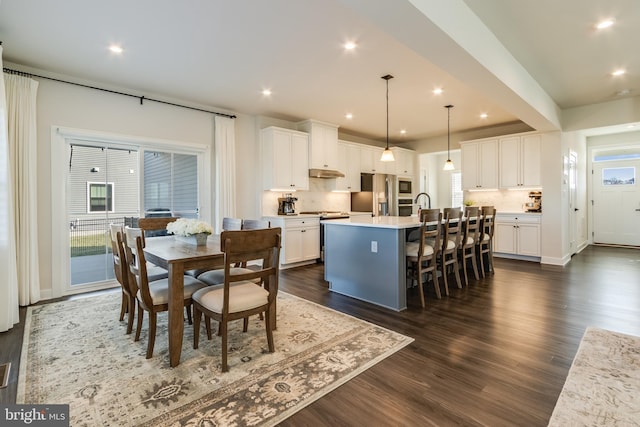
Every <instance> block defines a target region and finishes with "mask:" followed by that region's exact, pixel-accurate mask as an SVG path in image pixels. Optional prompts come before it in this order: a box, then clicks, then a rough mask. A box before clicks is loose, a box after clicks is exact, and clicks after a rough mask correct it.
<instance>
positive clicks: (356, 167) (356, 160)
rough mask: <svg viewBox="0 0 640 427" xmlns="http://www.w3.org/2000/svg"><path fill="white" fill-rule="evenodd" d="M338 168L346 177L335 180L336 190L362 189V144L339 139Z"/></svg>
mask: <svg viewBox="0 0 640 427" xmlns="http://www.w3.org/2000/svg"><path fill="white" fill-rule="evenodd" d="M338 170H339V171H341V172H343V173H344V178H336V179H335V180H334V186H333V190H334V191H349V192H351V193H355V192H358V191H360V146H359V145H357V144H351V143H349V142H346V141H338Z"/></svg>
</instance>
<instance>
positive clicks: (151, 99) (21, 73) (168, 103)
mask: <svg viewBox="0 0 640 427" xmlns="http://www.w3.org/2000/svg"><path fill="white" fill-rule="evenodd" d="M1 43H2V42H0V45H1ZM2 71H4V72H5V73H9V74H16V75H18V76H24V77H38V78H40V79H47V80H53V81H54V82H60V83H67V84H70V85H74V86H80V87H86V88H88V89H95V90H101V91H103V92H109V93H115V94H116V95H123V96H129V97H131V98H137V99H139V100H140V105H143V102H144V101H153V102H159V103H160V104H166V105H172V106H174V107H180V108H187V109H189V110H194V111H201V112H203V113H209V114H215V115H216V116H222V117H228V118H230V119H235V118H236V116H234V115H232V114H225V113H218V112H217V111H209V110H204V109H202V108H195V107H189V106H188V105H180V104H175V103H173V102H167V101H161V100H159V99H153V98H147V97H146V96H144V95H143V96H137V95H132V94H130V93H124V92H118V91H115V90H109V89H103V88H101V87H96V86H89V85H83V84H81V83H75V82H69V81H66V80H60V79H54V78H53V77H47V76H39V75H37V74H31V73H25V72H23V71H18V70H12V69H10V68H3V69H2Z"/></svg>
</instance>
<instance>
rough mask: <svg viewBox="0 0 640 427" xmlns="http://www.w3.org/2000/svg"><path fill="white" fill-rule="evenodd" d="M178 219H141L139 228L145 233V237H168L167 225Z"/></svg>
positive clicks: (170, 217) (172, 217) (169, 217)
mask: <svg viewBox="0 0 640 427" xmlns="http://www.w3.org/2000/svg"><path fill="white" fill-rule="evenodd" d="M177 219H178V218H177V217H175V216H168V217H150V218H139V219H138V228H141V229H142V230H143V231H144V236H145V237H155V236H166V235H167V224H169V223H172V222H174V221H176V220H177Z"/></svg>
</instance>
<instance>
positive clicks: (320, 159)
mask: <svg viewBox="0 0 640 427" xmlns="http://www.w3.org/2000/svg"><path fill="white" fill-rule="evenodd" d="M297 127H298V130H301V131H304V132H307V133H308V134H309V167H310V168H312V169H327V170H338V171H340V172H344V171H343V170H340V169H339V168H338V126H336V125H332V124H330V123H324V122H320V121H317V120H305V121H303V122H299V123H298V126H297Z"/></svg>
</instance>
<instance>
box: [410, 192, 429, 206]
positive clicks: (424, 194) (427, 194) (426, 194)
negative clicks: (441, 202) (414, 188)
mask: <svg viewBox="0 0 640 427" xmlns="http://www.w3.org/2000/svg"><path fill="white" fill-rule="evenodd" d="M420 196H427V202H428V203H429V209H431V196H429V193H418V195H417V196H416V199H415V200H414V201H413V203H418V199H419V198H420ZM420 209H422V205H418V210H420Z"/></svg>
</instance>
